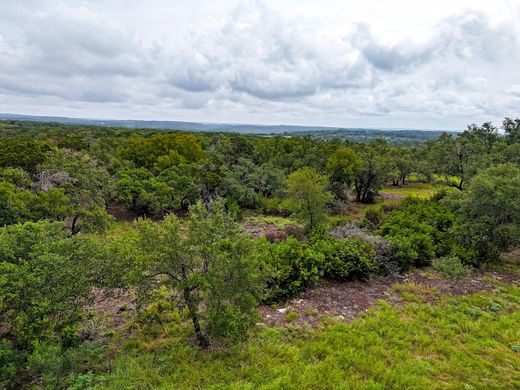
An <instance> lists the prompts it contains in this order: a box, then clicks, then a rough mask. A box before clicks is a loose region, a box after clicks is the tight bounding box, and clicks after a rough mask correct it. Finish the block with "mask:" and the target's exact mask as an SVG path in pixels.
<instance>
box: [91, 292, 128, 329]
mask: <svg viewBox="0 0 520 390" xmlns="http://www.w3.org/2000/svg"><path fill="white" fill-rule="evenodd" d="M92 293H93V295H94V300H93V302H92V303H91V304H90V305H88V306H86V307H85V312H86V313H92V314H95V315H96V316H97V317H98V318H99V319H100V321H101V323H102V324H103V325H104V326H106V327H107V328H108V329H111V330H114V331H121V330H123V329H124V326H125V324H126V322H127V321H128V320H129V319H130V317H131V316H132V315H133V314H132V313H133V309H134V308H135V298H134V296H133V295H132V293H131V292H130V291H128V290H124V289H121V288H115V289H111V290H101V289H98V288H96V289H94V290H93V292H92Z"/></svg>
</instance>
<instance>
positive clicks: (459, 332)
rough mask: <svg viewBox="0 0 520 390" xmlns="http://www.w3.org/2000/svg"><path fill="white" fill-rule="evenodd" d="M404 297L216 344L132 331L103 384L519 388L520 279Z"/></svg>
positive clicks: (175, 329) (171, 332)
mask: <svg viewBox="0 0 520 390" xmlns="http://www.w3.org/2000/svg"><path fill="white" fill-rule="evenodd" d="M403 291H406V292H407V293H408V294H409V295H410V296H409V299H405V302H406V303H405V304H404V305H403V306H391V305H390V304H388V303H386V302H380V303H379V305H378V306H376V307H374V308H372V309H371V310H369V312H367V313H365V314H362V315H361V316H360V317H358V319H356V320H355V321H353V322H352V323H351V324H345V323H338V322H334V321H333V320H330V319H329V320H327V321H325V322H324V324H323V326H322V327H321V328H319V329H317V330H308V329H307V330H304V329H302V328H298V327H296V326H295V325H289V326H288V327H285V328H261V329H259V330H258V331H256V332H255V334H254V335H251V337H250V338H249V340H248V341H247V342H244V343H241V344H237V345H235V346H233V347H230V348H227V349H222V350H220V351H216V352H201V351H199V350H197V349H196V348H194V347H193V346H190V340H191V338H190V337H191V335H190V334H189V332H188V328H186V327H184V326H177V325H175V324H173V325H172V324H170V325H166V326H165V328H164V330H163V331H162V334H161V335H160V336H154V337H152V336H149V337H144V336H141V337H140V338H135V339H131V340H130V341H129V342H127V345H126V348H125V350H124V351H122V352H121V353H120V354H119V356H118V357H117V358H116V359H115V361H114V362H113V367H114V368H113V372H112V373H111V374H108V375H107V376H105V377H104V378H99V379H102V381H101V382H100V384H99V386H98V387H99V388H103V389H127V388H132V389H148V388H159V389H171V388H175V389H190V388H207V389H331V388H334V389H347V388H348V389H401V388H410V389H425V388H443V389H464V388H467V389H472V388H475V389H476V388H486V389H507V388H510V389H513V388H518V387H519V386H520V352H519V349H520V347H519V346H520V289H519V288H515V287H513V286H505V285H504V286H502V287H500V288H497V289H495V290H493V292H487V293H478V294H474V295H470V296H463V297H449V296H445V295H442V296H441V297H440V298H439V300H438V301H437V304H435V305H431V304H429V303H428V300H427V299H416V298H417V296H418V295H421V294H428V292H424V291H422V290H421V289H418V288H413V286H407V287H406V286H405V288H403Z"/></svg>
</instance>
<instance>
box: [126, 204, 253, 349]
mask: <svg viewBox="0 0 520 390" xmlns="http://www.w3.org/2000/svg"><path fill="white" fill-rule="evenodd" d="M211 208H212V211H208V210H206V209H205V208H204V206H203V205H202V203H200V202H199V203H197V204H195V205H194V206H192V207H191V208H190V217H189V219H188V221H187V229H186V231H182V230H181V224H180V221H179V219H178V218H177V217H176V216H175V215H169V216H167V217H166V218H165V219H164V221H163V222H162V223H160V224H157V223H153V222H151V221H147V220H141V221H139V222H138V223H137V228H138V232H139V245H140V248H141V250H142V261H140V262H139V263H138V264H137V266H138V267H137V269H136V270H135V271H134V275H135V278H136V279H135V280H136V281H137V284H138V286H139V289H140V291H141V293H149V292H150V291H152V290H153V289H155V288H157V287H158V286H160V285H166V286H168V287H170V288H172V289H175V290H177V291H178V292H179V293H180V294H181V296H182V299H183V303H184V305H185V306H186V307H187V309H188V311H189V314H190V317H191V320H192V322H193V328H194V331H195V334H196V336H197V341H198V343H199V345H200V346H201V347H203V348H205V347H207V346H208V345H209V338H208V335H207V334H208V333H209V334H210V335H215V336H221V335H235V336H236V337H239V336H242V335H243V334H244V332H245V331H246V330H247V329H248V328H249V327H250V326H251V325H252V324H253V319H254V313H255V311H254V304H255V302H256V296H257V292H258V290H257V289H258V286H259V285H258V282H257V272H256V266H255V263H254V262H252V261H251V259H250V258H248V256H247V255H248V254H249V243H248V241H247V240H246V239H244V238H240V237H239V236H238V234H239V233H238V227H237V225H236V224H235V223H234V222H233V220H232V218H231V217H230V216H229V215H228V214H226V212H225V210H224V203H223V202H222V201H218V202H215V203H213V204H212V205H211ZM141 296H143V295H141ZM202 311H203V313H202V314H205V316H203V315H201V312H202ZM204 317H205V319H206V321H205V326H204V324H203V319H204Z"/></svg>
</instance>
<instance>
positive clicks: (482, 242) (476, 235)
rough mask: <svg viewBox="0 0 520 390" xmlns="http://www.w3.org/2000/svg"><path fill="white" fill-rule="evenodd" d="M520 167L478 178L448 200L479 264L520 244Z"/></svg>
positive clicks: (503, 168) (457, 230)
mask: <svg viewBox="0 0 520 390" xmlns="http://www.w3.org/2000/svg"><path fill="white" fill-rule="evenodd" d="M518 188H520V168H519V167H518V166H516V165H513V164H500V165H497V166H494V167H491V168H488V169H486V170H484V171H482V172H481V173H479V174H478V175H477V176H475V177H474V178H473V179H472V181H471V183H470V184H469V186H468V188H467V190H466V191H465V192H464V193H462V194H451V196H448V197H447V199H446V200H445V202H446V204H447V205H449V206H450V207H451V208H452V209H453V210H454V211H455V213H456V214H457V217H458V218H457V220H456V225H455V227H454V231H455V233H456V234H457V236H458V238H459V239H460V241H461V243H462V244H463V246H465V247H466V248H471V249H473V250H474V252H475V255H476V259H477V261H478V262H479V263H480V262H487V261H496V260H497V259H498V258H499V256H500V254H501V253H502V252H503V251H506V250H508V249H510V248H512V247H513V246H514V245H516V244H518V243H519V237H520V195H519V192H518Z"/></svg>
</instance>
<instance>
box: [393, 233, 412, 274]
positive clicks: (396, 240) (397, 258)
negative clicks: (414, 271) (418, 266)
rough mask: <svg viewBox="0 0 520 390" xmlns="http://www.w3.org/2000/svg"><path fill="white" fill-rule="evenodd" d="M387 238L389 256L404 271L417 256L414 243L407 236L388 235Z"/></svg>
mask: <svg viewBox="0 0 520 390" xmlns="http://www.w3.org/2000/svg"><path fill="white" fill-rule="evenodd" d="M387 239H388V242H389V245H390V258H391V259H392V260H393V261H394V262H395V263H397V264H398V266H399V269H400V270H401V271H406V270H407V269H408V268H410V267H411V266H412V265H413V264H414V263H415V261H416V260H417V257H418V256H419V255H418V254H417V252H416V251H415V249H414V245H413V244H412V242H411V241H410V239H408V238H407V237H402V236H390V237H388V238H387Z"/></svg>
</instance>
